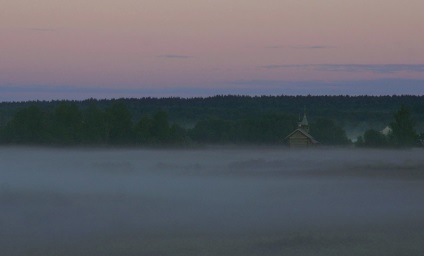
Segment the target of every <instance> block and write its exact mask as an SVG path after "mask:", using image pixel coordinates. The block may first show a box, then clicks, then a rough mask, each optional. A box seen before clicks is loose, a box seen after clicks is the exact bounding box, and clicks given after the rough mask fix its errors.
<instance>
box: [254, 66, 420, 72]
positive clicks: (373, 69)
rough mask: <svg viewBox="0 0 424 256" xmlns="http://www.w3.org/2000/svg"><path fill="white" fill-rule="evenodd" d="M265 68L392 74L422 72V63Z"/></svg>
mask: <svg viewBox="0 0 424 256" xmlns="http://www.w3.org/2000/svg"><path fill="white" fill-rule="evenodd" d="M260 67H261V68H265V69H292V68H296V69H309V70H315V71H331V72H372V73H379V74H392V73H397V72H403V71H407V72H420V73H421V72H424V64H377V65H375V64H302V65H264V66H260Z"/></svg>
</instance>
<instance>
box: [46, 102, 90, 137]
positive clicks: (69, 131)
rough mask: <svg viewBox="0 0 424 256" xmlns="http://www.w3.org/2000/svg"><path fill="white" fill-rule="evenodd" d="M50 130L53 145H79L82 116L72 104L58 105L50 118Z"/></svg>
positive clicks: (63, 103)
mask: <svg viewBox="0 0 424 256" xmlns="http://www.w3.org/2000/svg"><path fill="white" fill-rule="evenodd" d="M50 130H51V133H52V135H53V138H54V142H55V143H59V144H75V143H79V142H80V139H81V131H82V115H81V111H80V110H79V109H78V107H77V106H76V105H75V104H73V103H65V102H62V103H60V104H59V105H58V106H57V107H56V109H55V111H54V113H53V117H52V121H51V123H50Z"/></svg>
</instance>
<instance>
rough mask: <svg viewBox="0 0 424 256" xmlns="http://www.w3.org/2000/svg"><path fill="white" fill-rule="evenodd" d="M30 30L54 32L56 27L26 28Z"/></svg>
mask: <svg viewBox="0 0 424 256" xmlns="http://www.w3.org/2000/svg"><path fill="white" fill-rule="evenodd" d="M28 30H30V31H36V32H56V31H57V30H58V29H56V28H28Z"/></svg>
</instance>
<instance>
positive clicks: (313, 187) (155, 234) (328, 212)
mask: <svg viewBox="0 0 424 256" xmlns="http://www.w3.org/2000/svg"><path fill="white" fill-rule="evenodd" d="M423 154H424V150H422V149H411V150H403V151H400V150H362V149H361V150H360V149H339V148H320V149H311V150H289V149H287V148H278V147H274V148H268V147H259V148H253V147H249V148H241V147H205V148H199V149H122V148H121V149H86V148H73V149H64V148H37V147H33V148H31V147H1V148H0V206H1V208H0V209H1V210H0V238H1V239H0V248H1V250H2V253H1V254H2V255H9V256H16V255H22V256H24V255H25V256H31V255H43V256H48V255H55V256H57V255H59V256H61V255H64V256H67V255H72V256H74V255H84V256H85V255H87V256H89V255H90V256H97V255H99V256H107V255H111V256H115V255H116V256H118V255H119V256H126V255H306V256H308V255H386V256H387V255H409V256H411V255H424V157H423Z"/></svg>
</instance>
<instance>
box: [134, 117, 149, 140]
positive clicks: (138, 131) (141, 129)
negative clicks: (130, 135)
mask: <svg viewBox="0 0 424 256" xmlns="http://www.w3.org/2000/svg"><path fill="white" fill-rule="evenodd" d="M152 125H153V120H152V118H150V117H149V116H147V115H146V116H143V117H142V118H141V119H140V121H138V123H137V124H136V126H135V136H136V142H137V143H138V144H147V143H152V142H153V135H152V130H153V129H152Z"/></svg>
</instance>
